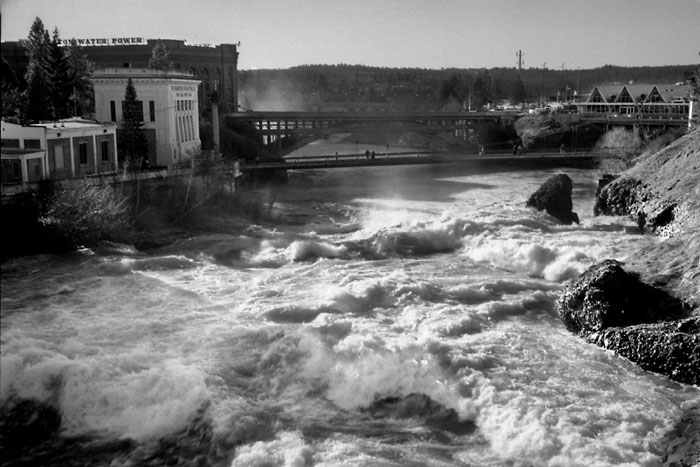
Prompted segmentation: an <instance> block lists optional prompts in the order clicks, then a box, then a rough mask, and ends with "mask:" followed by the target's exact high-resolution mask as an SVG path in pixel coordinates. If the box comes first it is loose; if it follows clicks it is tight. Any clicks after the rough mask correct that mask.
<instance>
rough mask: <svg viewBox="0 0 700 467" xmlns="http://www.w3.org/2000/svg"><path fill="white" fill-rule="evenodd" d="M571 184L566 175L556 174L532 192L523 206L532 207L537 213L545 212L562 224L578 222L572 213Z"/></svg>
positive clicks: (575, 215)
mask: <svg viewBox="0 0 700 467" xmlns="http://www.w3.org/2000/svg"><path fill="white" fill-rule="evenodd" d="M572 189H573V183H572V182H571V178H569V176H568V175H566V174H557V175H554V176H553V177H551V178H549V179H548V180H547V181H546V182H544V183H543V184H542V186H541V187H540V188H539V189H538V190H537V191H536V192H534V193H533V194H532V195H531V196H530V199H528V200H527V202H526V203H525V206H527V207H534V208H535V209H537V210H538V211H546V212H547V214H549V215H550V216H552V217H555V218H556V219H558V220H559V221H561V222H563V223H564V224H572V223H574V222H575V223H577V224H578V222H579V219H578V215H577V214H576V213H575V212H573V203H572V201H571V192H572Z"/></svg>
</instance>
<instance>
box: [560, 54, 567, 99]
mask: <svg viewBox="0 0 700 467" xmlns="http://www.w3.org/2000/svg"><path fill="white" fill-rule="evenodd" d="M561 88H562V89H563V90H564V99H563V100H562V103H563V102H564V101H565V100H566V80H565V79H564V63H562V64H561Z"/></svg>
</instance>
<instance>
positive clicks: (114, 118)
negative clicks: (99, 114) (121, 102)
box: [109, 101, 117, 122]
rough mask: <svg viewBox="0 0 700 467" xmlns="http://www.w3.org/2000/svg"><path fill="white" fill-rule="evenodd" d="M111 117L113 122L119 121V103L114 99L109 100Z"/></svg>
mask: <svg viewBox="0 0 700 467" xmlns="http://www.w3.org/2000/svg"><path fill="white" fill-rule="evenodd" d="M109 117H110V118H111V119H112V120H111V121H112V122H116V121H117V104H116V102H114V101H109Z"/></svg>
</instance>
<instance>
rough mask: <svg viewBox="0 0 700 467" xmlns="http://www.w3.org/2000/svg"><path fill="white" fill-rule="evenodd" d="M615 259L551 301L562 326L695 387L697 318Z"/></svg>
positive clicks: (699, 354)
mask: <svg viewBox="0 0 700 467" xmlns="http://www.w3.org/2000/svg"><path fill="white" fill-rule="evenodd" d="M686 309H687V305H686V304H685V303H683V302H682V301H680V300H678V299H677V298H674V297H672V296H671V295H669V294H668V293H667V292H666V291H664V290H662V289H660V288H657V287H654V286H651V285H649V284H645V283H644V282H642V281H640V280H639V278H638V277H637V276H636V275H634V274H630V273H627V272H625V270H624V269H623V268H622V265H621V264H620V263H619V262H618V261H615V260H606V261H603V262H602V263H599V264H596V265H593V266H591V267H590V268H588V270H586V271H585V272H584V273H583V274H581V276H580V277H579V278H578V279H577V280H575V281H572V282H570V283H569V284H567V286H566V287H565V289H564V292H563V293H562V295H561V296H560V298H559V300H558V301H557V311H558V312H559V317H560V318H561V320H562V322H563V323H564V326H566V328H567V329H568V330H569V331H571V332H573V333H576V334H579V335H581V336H583V337H584V338H585V339H586V340H588V341H589V342H592V343H595V344H596V345H599V346H601V347H604V348H606V349H610V350H612V351H614V352H615V353H617V354H618V355H620V356H622V357H625V358H627V359H628V360H630V361H632V362H634V363H636V364H638V365H639V366H640V367H642V368H644V369H645V370H648V371H652V372H656V373H660V374H663V375H666V376H668V377H669V378H671V379H673V380H675V381H680V382H683V383H686V384H700V317H698V316H690V317H688V316H687V313H686Z"/></svg>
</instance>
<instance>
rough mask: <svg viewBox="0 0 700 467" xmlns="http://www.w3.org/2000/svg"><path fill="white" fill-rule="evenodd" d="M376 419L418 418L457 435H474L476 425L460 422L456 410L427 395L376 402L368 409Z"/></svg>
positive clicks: (429, 424)
mask: <svg viewBox="0 0 700 467" xmlns="http://www.w3.org/2000/svg"><path fill="white" fill-rule="evenodd" d="M367 411H368V412H370V413H371V414H372V415H373V416H374V417H376V418H386V417H391V418H398V419H404V418H417V419H421V420H422V422H423V423H424V424H425V425H427V426H430V427H433V428H437V429H441V430H444V431H448V432H451V433H454V434H457V435H464V434H468V433H472V432H474V431H475V430H476V424H475V423H474V422H473V421H471V420H460V419H459V416H458V415H457V412H456V411H455V410H454V409H449V408H447V407H445V406H443V405H442V404H439V403H438V402H435V401H434V400H432V399H431V398H430V397H428V396H426V395H425V394H416V393H414V394H409V395H407V396H405V397H386V398H384V399H380V400H377V401H375V402H374V403H373V404H372V405H371V406H370V407H369V408H368V409H367Z"/></svg>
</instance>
